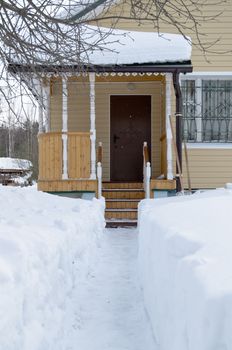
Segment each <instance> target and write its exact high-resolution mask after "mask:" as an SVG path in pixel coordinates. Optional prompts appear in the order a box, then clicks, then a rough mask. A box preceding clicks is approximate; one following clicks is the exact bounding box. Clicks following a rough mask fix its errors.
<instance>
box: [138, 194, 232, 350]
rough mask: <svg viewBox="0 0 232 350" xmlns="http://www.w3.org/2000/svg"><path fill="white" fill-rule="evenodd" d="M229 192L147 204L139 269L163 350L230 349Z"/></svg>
mask: <svg viewBox="0 0 232 350" xmlns="http://www.w3.org/2000/svg"><path fill="white" fill-rule="evenodd" d="M231 208H232V191H230V190H215V191H210V192H209V193H204V194H196V195H193V196H191V197H190V196H189V197H188V196H186V197H175V198H169V199H157V200H145V201H143V202H142V203H141V205H140V207H139V215H140V217H139V266H140V271H141V274H140V275H141V281H142V286H143V289H144V298H145V305H146V309H147V311H148V313H149V315H150V318H151V322H152V326H153V330H154V335H155V337H156V339H157V342H158V344H159V345H160V347H161V349H162V350H170V349H172V350H196V349H197V350H230V349H231V344H232V333H231V325H232V272H231V266H232V253H231V251H232V228H231Z"/></svg>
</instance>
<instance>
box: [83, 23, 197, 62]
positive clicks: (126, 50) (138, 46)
mask: <svg viewBox="0 0 232 350" xmlns="http://www.w3.org/2000/svg"><path fill="white" fill-rule="evenodd" d="M89 28H90V30H93V29H92V28H93V27H89ZM96 30H97V31H98V32H99V34H98V33H96V34H95V35H94V36H93V37H92V38H90V39H87V40H86V41H87V42H89V43H90V44H93V43H94V42H95V41H96V37H97V35H99V36H100V35H101V36H103V35H104V33H108V31H109V29H106V28H98V29H96ZM188 39H189V41H187V40H186V39H185V38H184V37H183V36H182V35H178V34H158V33H155V32H138V31H124V30H118V29H114V30H112V32H111V33H110V34H109V35H107V34H106V36H105V39H102V41H101V47H104V44H105V49H104V50H94V51H93V53H91V54H89V62H90V63H91V64H94V65H122V64H154V63H167V62H168V63H173V62H185V61H190V59H191V40H190V38H188ZM93 46H94V45H93Z"/></svg>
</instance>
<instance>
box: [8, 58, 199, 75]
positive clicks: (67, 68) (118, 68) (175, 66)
mask: <svg viewBox="0 0 232 350" xmlns="http://www.w3.org/2000/svg"><path fill="white" fill-rule="evenodd" d="M8 71H9V72H11V73H14V74H17V73H33V72H37V73H41V72H43V73H56V74H57V73H59V72H60V73H69V72H75V71H79V72H96V73H104V72H105V73H110V72H122V73H123V72H127V73H148V72H150V73H173V72H179V73H191V72H192V71H193V66H192V63H191V61H184V62H176V63H171V62H167V63H154V64H151V63H149V64H123V65H83V66H79V65H63V66H61V65H34V66H30V65H23V64H9V65H8Z"/></svg>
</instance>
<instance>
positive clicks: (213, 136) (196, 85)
mask: <svg viewBox="0 0 232 350" xmlns="http://www.w3.org/2000/svg"><path fill="white" fill-rule="evenodd" d="M181 86H182V98H183V138H184V140H185V141H187V142H232V79H231V80H218V79H201V78H197V79H191V80H190V79H188V80H182V84H181Z"/></svg>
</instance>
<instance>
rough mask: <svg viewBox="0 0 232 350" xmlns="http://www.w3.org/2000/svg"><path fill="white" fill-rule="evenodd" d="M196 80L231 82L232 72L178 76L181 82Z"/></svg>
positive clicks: (195, 73) (194, 73)
mask: <svg viewBox="0 0 232 350" xmlns="http://www.w3.org/2000/svg"><path fill="white" fill-rule="evenodd" d="M196 78H202V79H204V80H213V79H222V80H231V79H232V72H192V73H187V74H180V79H181V80H193V79H196Z"/></svg>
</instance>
